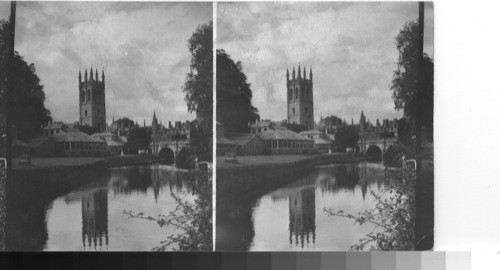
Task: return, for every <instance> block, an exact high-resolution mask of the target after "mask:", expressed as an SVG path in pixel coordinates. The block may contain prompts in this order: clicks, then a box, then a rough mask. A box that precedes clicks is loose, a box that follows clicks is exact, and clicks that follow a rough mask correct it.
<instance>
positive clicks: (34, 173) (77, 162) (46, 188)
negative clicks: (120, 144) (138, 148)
mask: <svg viewBox="0 0 500 270" xmlns="http://www.w3.org/2000/svg"><path fill="white" fill-rule="evenodd" d="M158 161H159V160H158V158H156V157H152V156H115V157H100V158H92V157H90V158H86V157H67V158H47V159H44V158H37V159H32V165H18V163H17V162H16V161H14V162H13V164H14V166H13V170H12V173H11V176H9V181H8V183H7V185H8V188H7V189H8V191H9V194H8V196H17V194H18V192H20V193H23V194H27V193H28V194H30V192H35V193H37V194H40V193H43V194H44V195H47V196H49V197H53V196H58V195H60V194H64V193H65V192H69V191H71V190H73V189H74V188H77V187H79V186H81V185H83V184H85V183H88V182H91V181H93V180H94V179H95V178H96V177H98V176H99V175H101V174H102V173H103V172H104V171H105V170H106V169H108V168H113V167H122V166H132V165H147V164H153V163H156V162H158ZM40 195H41V194H40Z"/></svg>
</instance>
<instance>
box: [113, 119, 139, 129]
mask: <svg viewBox="0 0 500 270" xmlns="http://www.w3.org/2000/svg"><path fill="white" fill-rule="evenodd" d="M116 125H117V127H119V128H133V127H136V125H135V123H134V121H132V120H131V119H129V118H127V117H123V118H120V119H118V120H116Z"/></svg>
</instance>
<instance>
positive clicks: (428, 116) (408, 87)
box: [390, 22, 434, 141]
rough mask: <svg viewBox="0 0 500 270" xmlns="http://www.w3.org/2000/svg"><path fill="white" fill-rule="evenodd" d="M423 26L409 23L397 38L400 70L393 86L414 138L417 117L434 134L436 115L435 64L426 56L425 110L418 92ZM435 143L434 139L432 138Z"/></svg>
mask: <svg viewBox="0 0 500 270" xmlns="http://www.w3.org/2000/svg"><path fill="white" fill-rule="evenodd" d="M419 39H420V35H419V24H418V23H417V22H408V23H406V24H405V25H404V27H403V29H401V31H400V32H399V34H398V36H397V37H396V48H397V50H398V52H399V58H398V62H397V69H396V70H395V71H394V75H393V79H392V82H391V84H390V88H391V91H393V93H392V98H393V100H394V107H395V109H396V110H403V112H404V116H405V118H407V119H408V121H409V123H410V127H412V132H411V133H412V134H413V135H414V134H416V132H415V130H414V127H415V119H416V115H417V113H419V114H420V115H419V117H421V119H422V125H423V126H424V127H425V128H426V129H427V130H428V131H429V134H432V131H433V114H434V63H433V60H432V59H431V58H429V57H428V56H427V55H426V54H424V56H423V73H422V77H421V78H422V89H421V90H420V91H422V92H421V93H420V97H421V107H420V108H417V92H418V78H419V66H418V56H419V50H418V42H419ZM429 138H430V140H431V141H432V136H429Z"/></svg>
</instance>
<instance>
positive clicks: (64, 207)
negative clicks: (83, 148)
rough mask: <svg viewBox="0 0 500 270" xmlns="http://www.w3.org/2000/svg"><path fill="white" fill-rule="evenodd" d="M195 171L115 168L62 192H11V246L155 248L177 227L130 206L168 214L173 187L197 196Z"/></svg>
mask: <svg viewBox="0 0 500 270" xmlns="http://www.w3.org/2000/svg"><path fill="white" fill-rule="evenodd" d="M188 177H189V172H187V171H181V170H177V169H175V168H173V167H169V166H165V165H154V166H137V167H123V168H117V169H110V170H107V171H105V172H102V173H100V174H98V175H93V176H92V177H90V179H85V180H86V181H87V180H88V182H89V184H87V185H84V186H83V187H81V188H77V189H76V190H74V191H71V192H69V193H66V194H63V195H62V196H61V195H53V196H50V195H47V194H49V193H50V192H38V193H36V192H34V191H31V192H27V193H19V194H18V196H11V197H9V199H10V204H9V209H10V211H9V216H8V219H7V225H8V229H9V233H8V237H9V239H8V241H7V245H8V246H7V249H9V250H87V251H92V250H95V251H100V250H151V249H152V248H153V247H155V246H156V245H158V244H159V243H160V241H161V240H164V239H165V238H166V237H167V236H168V235H169V234H171V233H173V230H174V229H173V228H168V227H163V228H160V227H159V226H158V224H156V223H155V222H151V221H147V220H141V219H133V218H129V217H128V216H127V215H126V214H124V213H123V211H124V210H132V211H133V212H135V213H139V212H143V213H145V214H147V215H152V216H156V215H157V214H168V213H169V212H170V211H172V210H174V208H175V207H176V206H177V203H176V201H175V199H174V198H173V197H172V196H171V193H173V194H175V195H177V196H181V197H184V198H185V199H187V200H188V201H191V202H192V201H193V200H194V199H195V197H194V195H193V194H192V186H191V184H190V183H191V182H190V181H187V178H188Z"/></svg>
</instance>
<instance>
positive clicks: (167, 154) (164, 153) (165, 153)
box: [158, 147, 175, 164]
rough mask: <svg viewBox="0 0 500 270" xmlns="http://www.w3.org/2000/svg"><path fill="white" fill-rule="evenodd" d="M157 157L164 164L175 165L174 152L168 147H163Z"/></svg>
mask: <svg viewBox="0 0 500 270" xmlns="http://www.w3.org/2000/svg"><path fill="white" fill-rule="evenodd" d="M158 157H159V158H160V159H161V160H162V162H164V163H166V164H174V163H175V152H174V151H173V150H172V149H170V148H169V147H163V148H162V149H161V150H160V152H158Z"/></svg>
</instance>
